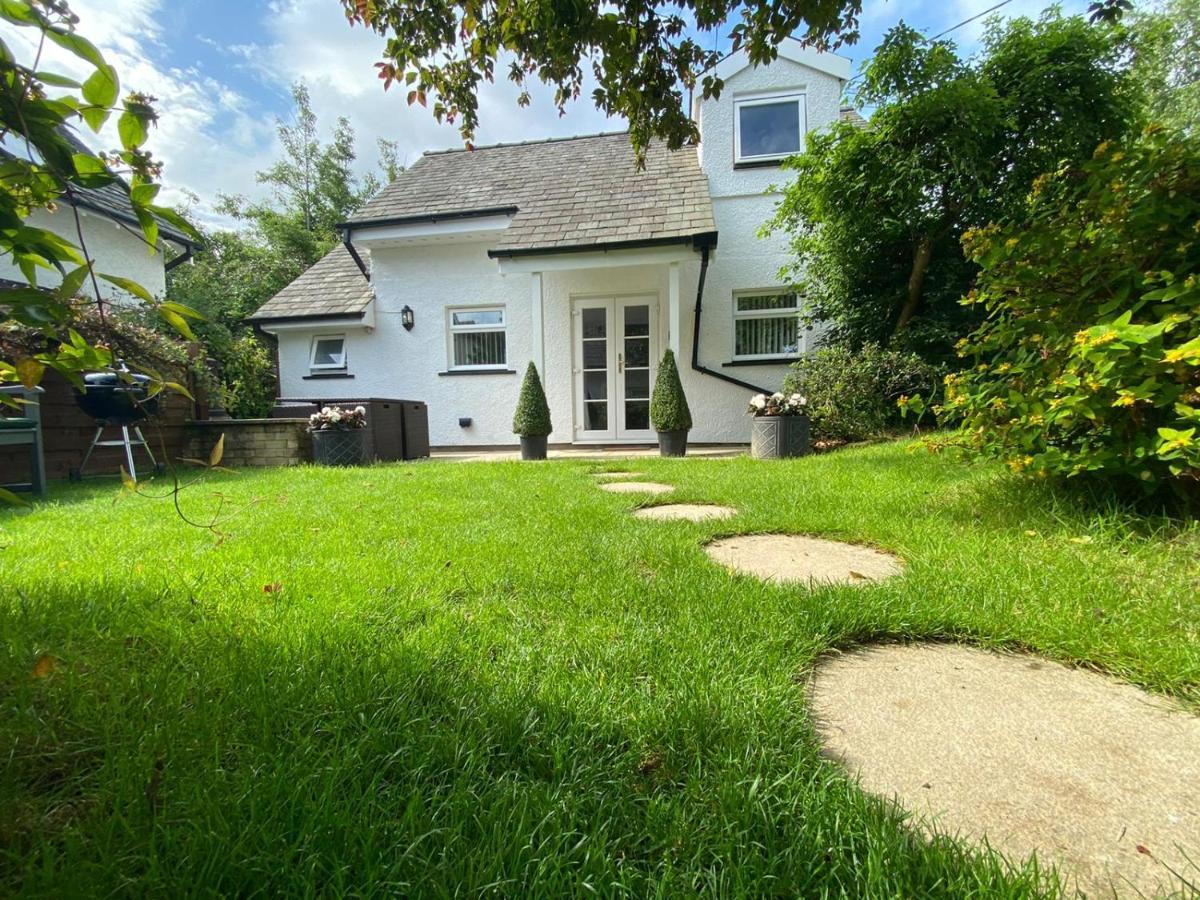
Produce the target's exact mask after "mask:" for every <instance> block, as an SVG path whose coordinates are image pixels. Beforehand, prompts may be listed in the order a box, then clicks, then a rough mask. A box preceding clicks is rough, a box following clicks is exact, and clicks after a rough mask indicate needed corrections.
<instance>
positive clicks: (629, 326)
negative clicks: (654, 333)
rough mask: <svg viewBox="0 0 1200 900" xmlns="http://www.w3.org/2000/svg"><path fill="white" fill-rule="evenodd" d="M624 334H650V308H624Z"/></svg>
mask: <svg viewBox="0 0 1200 900" xmlns="http://www.w3.org/2000/svg"><path fill="white" fill-rule="evenodd" d="M625 334H626V335H635V334H639V335H640V334H645V335H648V334H650V307H649V306H627V307H625Z"/></svg>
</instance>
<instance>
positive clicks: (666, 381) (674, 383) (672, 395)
mask: <svg viewBox="0 0 1200 900" xmlns="http://www.w3.org/2000/svg"><path fill="white" fill-rule="evenodd" d="M650 421H651V422H652V423H653V425H654V430H655V431H689V430H691V427H692V411H691V410H690V409H688V402H687V396H686V395H685V394H684V393H683V385H682V384H680V383H679V369H677V368H676V367H675V354H674V353H673V352H672V351H670V350H668V351H667V352H666V353H664V354H663V358H662V362H661V363H659V364H658V380H657V381H655V383H654V394H653V396H652V397H651V398H650Z"/></svg>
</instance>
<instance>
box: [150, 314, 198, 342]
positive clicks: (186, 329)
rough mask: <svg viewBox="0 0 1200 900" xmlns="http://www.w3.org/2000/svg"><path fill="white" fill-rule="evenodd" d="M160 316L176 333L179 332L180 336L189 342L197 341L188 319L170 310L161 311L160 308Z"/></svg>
mask: <svg viewBox="0 0 1200 900" xmlns="http://www.w3.org/2000/svg"><path fill="white" fill-rule="evenodd" d="M159 314H160V315H161V316H162V317H163V320H164V321H165V322H166V323H167V324H168V325H170V326H171V327H172V328H174V329H175V330H176V331H178V332H179V333H180V334H182V335H183V336H184V337H185V338H187V339H188V340H189V341H194V340H196V335H195V334H194V333H193V332H192V326H191V325H189V324H188V322H187V319H185V318H184V317H183V316H181V315H179V313H177V312H172V311H171V310H169V309H161V308H160V309H159Z"/></svg>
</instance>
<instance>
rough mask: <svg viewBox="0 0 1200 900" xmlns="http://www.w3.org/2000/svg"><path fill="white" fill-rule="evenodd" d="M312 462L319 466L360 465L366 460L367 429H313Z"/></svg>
mask: <svg viewBox="0 0 1200 900" xmlns="http://www.w3.org/2000/svg"><path fill="white" fill-rule="evenodd" d="M312 442H313V462H315V463H316V464H317V465H319V466H361V465H362V464H363V463H364V462H366V461H367V429H365V428H355V429H353V430H352V431H334V430H329V429H327V430H324V431H314V432H313V433H312Z"/></svg>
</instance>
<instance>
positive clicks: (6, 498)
mask: <svg viewBox="0 0 1200 900" xmlns="http://www.w3.org/2000/svg"><path fill="white" fill-rule="evenodd" d="M0 503H8V504H10V505H12V506H29V505H30V504H29V501H28V500H26V499H25V498H24V497H18V496H17V495H16V494H14V493H13V492H12V491H10V490H7V489H5V488H0Z"/></svg>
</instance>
